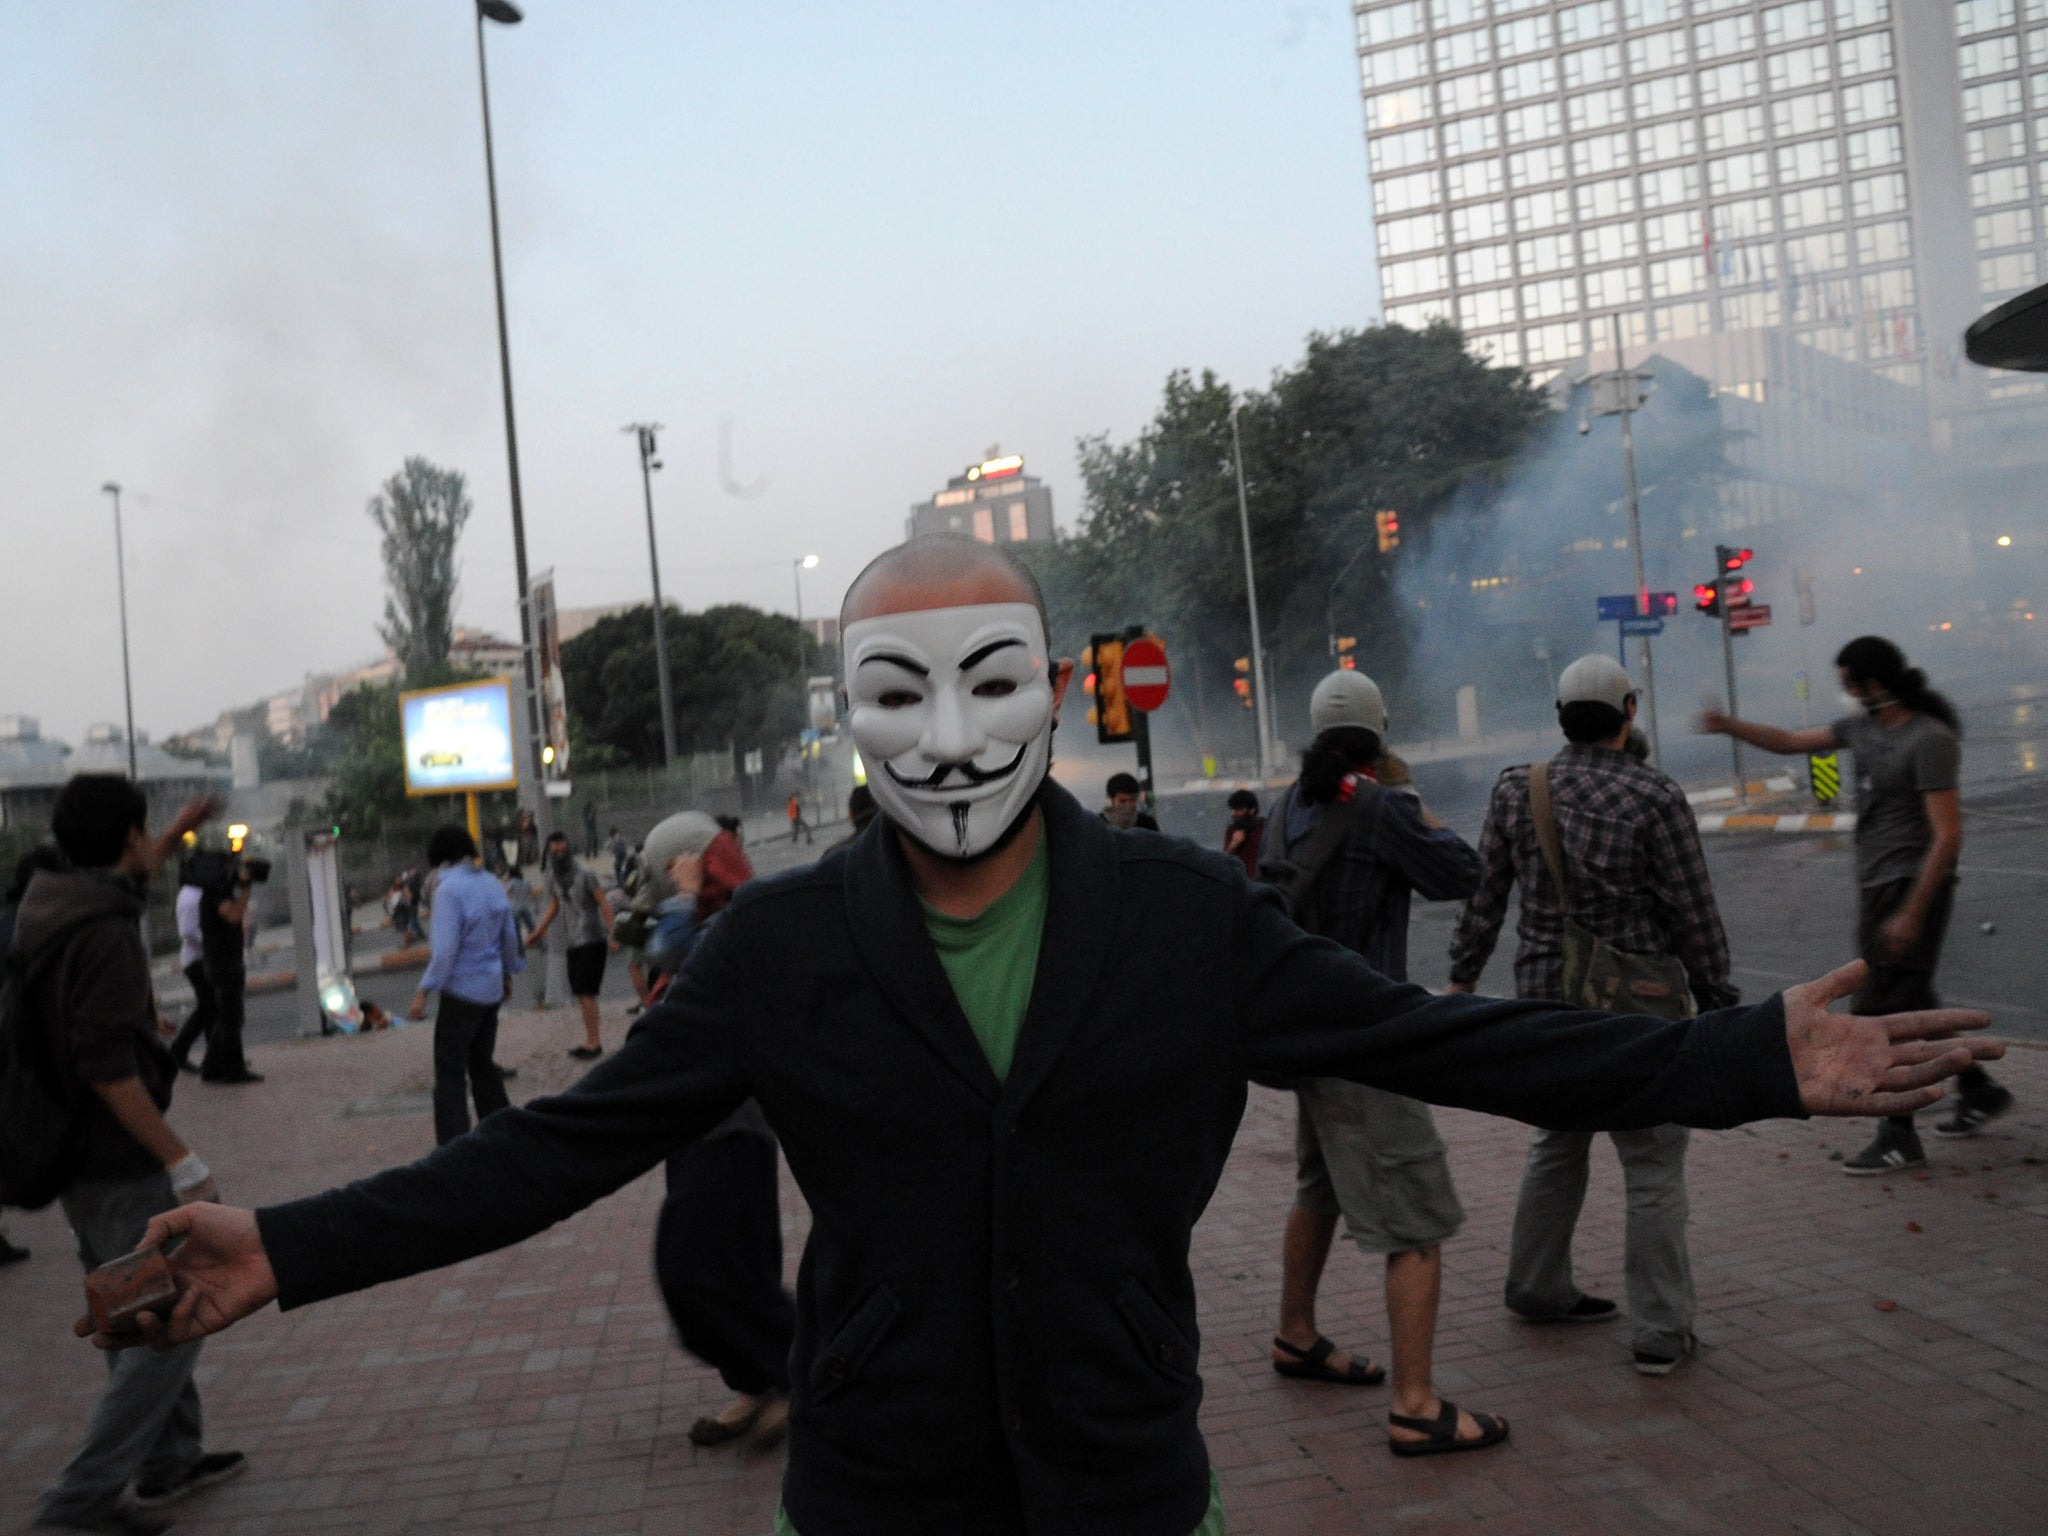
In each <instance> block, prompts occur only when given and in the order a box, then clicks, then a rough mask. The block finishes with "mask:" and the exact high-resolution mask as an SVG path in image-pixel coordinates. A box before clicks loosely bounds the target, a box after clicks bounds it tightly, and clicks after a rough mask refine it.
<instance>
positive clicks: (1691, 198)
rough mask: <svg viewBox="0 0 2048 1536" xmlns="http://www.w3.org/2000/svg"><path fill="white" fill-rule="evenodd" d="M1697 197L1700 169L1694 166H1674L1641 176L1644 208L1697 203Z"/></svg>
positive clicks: (1698, 193)
mask: <svg viewBox="0 0 2048 1536" xmlns="http://www.w3.org/2000/svg"><path fill="white" fill-rule="evenodd" d="M1699 195H1700V169H1699V167H1698V166H1696V165H1674V166H1670V167H1668V168H1667V169H1665V170H1661V171H1646V172H1644V174H1643V206H1644V207H1645V208H1671V207H1675V206H1676V205H1678V204H1679V203H1691V202H1697V201H1698V200H1699Z"/></svg>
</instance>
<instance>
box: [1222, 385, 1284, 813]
mask: <svg viewBox="0 0 2048 1536" xmlns="http://www.w3.org/2000/svg"><path fill="white" fill-rule="evenodd" d="M1230 456H1231V459H1232V460H1233V461H1234V462H1235V464H1236V466H1237V531H1238V534H1239V536H1240V537H1241V538H1242V539H1243V541H1244V600H1245V607H1246V608H1247V609H1248V610H1249V611H1250V614H1251V625H1252V676H1253V677H1254V678H1255V679H1257V683H1256V685H1255V687H1254V689H1253V692H1252V703H1253V704H1254V705H1255V706H1256V707H1257V711H1258V712H1257V716H1256V718H1257V721H1258V729H1259V777H1260V778H1264V777H1265V776H1266V773H1267V772H1268V770H1269V769H1270V767H1271V765H1272V741H1273V728H1272V704H1271V702H1270V701H1269V700H1268V699H1267V697H1266V691H1267V690H1266V648H1265V642H1264V641H1262V640H1261V639H1260V638H1259V583H1258V578H1257V577H1256V576H1255V575H1254V574H1253V573H1252V514H1251V509H1250V507H1249V505H1248V504H1247V502H1246V500H1245V492H1244V443H1243V440H1242V439H1240V438H1239V436H1238V432H1237V400H1236V398H1235V397H1234V396H1233V397H1232V399H1231V402H1230Z"/></svg>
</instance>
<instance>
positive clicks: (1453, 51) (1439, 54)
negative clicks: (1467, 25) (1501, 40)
mask: <svg viewBox="0 0 2048 1536" xmlns="http://www.w3.org/2000/svg"><path fill="white" fill-rule="evenodd" d="M1492 58H1493V50H1492V48H1490V47H1489V46H1488V39H1487V35H1486V28H1484V27H1481V28H1479V29H1478V30H1477V31H1476V32H1452V33H1450V34H1448V35H1447V36H1443V37H1439V38H1438V39H1437V40H1436V68H1437V73H1438V74H1440V75H1447V74H1449V73H1450V72H1451V71H1452V70H1454V69H1470V68H1471V67H1472V66H1473V65H1474V64H1485V63H1489V62H1491V60H1492Z"/></svg>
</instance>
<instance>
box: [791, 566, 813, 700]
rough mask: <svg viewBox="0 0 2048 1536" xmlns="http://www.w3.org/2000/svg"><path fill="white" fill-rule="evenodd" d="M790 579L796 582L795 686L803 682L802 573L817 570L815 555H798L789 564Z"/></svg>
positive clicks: (800, 685) (799, 685) (801, 684)
mask: <svg viewBox="0 0 2048 1536" xmlns="http://www.w3.org/2000/svg"><path fill="white" fill-rule="evenodd" d="M789 564H790V572H791V576H792V578H793V579H794V580H795V582H796V679H797V686H798V687H802V686H803V681H804V572H805V571H815V570H816V569H817V568H818V557H817V556H816V555H799V556H798V557H797V558H796V559H794V560H792V561H790V562H789Z"/></svg>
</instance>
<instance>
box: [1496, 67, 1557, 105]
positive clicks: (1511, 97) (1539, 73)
mask: <svg viewBox="0 0 2048 1536" xmlns="http://www.w3.org/2000/svg"><path fill="white" fill-rule="evenodd" d="M1556 89H1557V66H1556V65H1555V64H1553V63H1551V61H1550V60H1548V59H1532V60H1530V61H1529V62H1528V63H1527V64H1515V65H1512V66H1510V67H1508V68H1505V69H1503V70H1502V71H1501V72H1500V99H1501V100H1502V101H1527V100H1528V99H1529V98H1530V97H1531V96H1548V95H1550V94H1551V93H1552V92H1553V91H1555V90H1556Z"/></svg>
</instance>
